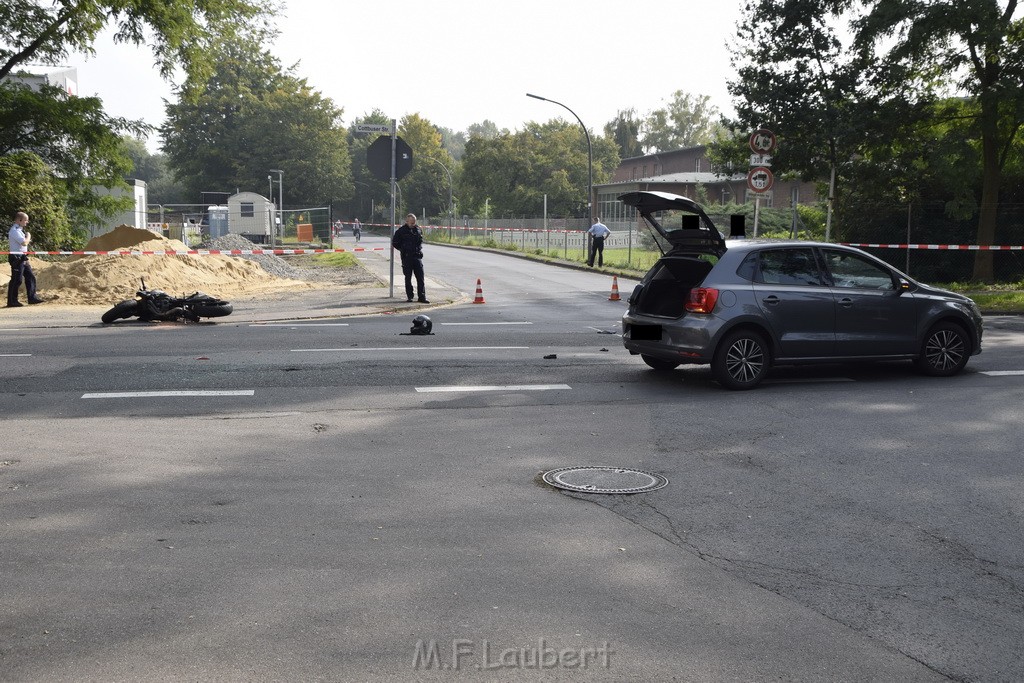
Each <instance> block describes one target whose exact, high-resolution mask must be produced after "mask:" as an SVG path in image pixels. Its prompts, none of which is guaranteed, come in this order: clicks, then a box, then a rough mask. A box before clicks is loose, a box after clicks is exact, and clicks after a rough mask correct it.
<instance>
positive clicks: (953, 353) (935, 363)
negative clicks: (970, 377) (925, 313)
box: [917, 323, 971, 377]
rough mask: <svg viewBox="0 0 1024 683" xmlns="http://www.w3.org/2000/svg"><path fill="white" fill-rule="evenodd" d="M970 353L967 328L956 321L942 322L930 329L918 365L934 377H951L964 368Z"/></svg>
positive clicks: (925, 372)
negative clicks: (955, 322)
mask: <svg viewBox="0 0 1024 683" xmlns="http://www.w3.org/2000/svg"><path fill="white" fill-rule="evenodd" d="M970 355H971V340H970V338H969V337H968V336H967V332H966V330H964V328H962V327H960V326H959V325H956V324H954V323H940V324H938V325H936V326H935V327H933V328H932V329H930V330H928V335H927V336H926V337H925V338H924V343H923V344H922V345H921V355H920V356H918V358H917V367H918V368H920V369H921V372H923V373H924V374H926V375H931V376H932V377H949V376H950V375H955V374H956V373H958V372H960V371H961V370H963V369H964V366H965V365H967V359H968V358H969V357H970Z"/></svg>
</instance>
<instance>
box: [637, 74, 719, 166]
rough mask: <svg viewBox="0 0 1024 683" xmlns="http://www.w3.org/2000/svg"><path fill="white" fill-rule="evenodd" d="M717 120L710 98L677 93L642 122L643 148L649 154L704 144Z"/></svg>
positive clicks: (715, 126)
mask: <svg viewBox="0 0 1024 683" xmlns="http://www.w3.org/2000/svg"><path fill="white" fill-rule="evenodd" d="M717 119H718V110H717V109H716V108H715V107H714V106H713V105H712V104H711V98H710V97H708V96H707V95H691V94H689V93H686V92H683V91H682V90H677V91H675V92H674V93H672V99H671V100H669V102H668V103H667V104H666V105H665V106H664V107H662V108H660V109H655V110H654V111H652V112H650V113H649V114H648V115H647V117H646V118H645V119H644V125H643V140H642V144H643V147H644V149H645V150H646V151H647V153H653V152H665V151H668V150H670V149H680V148H682V147H693V146H694V145H703V144H707V143H708V142H709V141H710V140H711V138H712V137H713V136H714V134H715V131H716V129H717V127H718V121H717ZM633 156H636V155H633Z"/></svg>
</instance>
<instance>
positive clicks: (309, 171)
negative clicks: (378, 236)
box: [161, 36, 352, 207]
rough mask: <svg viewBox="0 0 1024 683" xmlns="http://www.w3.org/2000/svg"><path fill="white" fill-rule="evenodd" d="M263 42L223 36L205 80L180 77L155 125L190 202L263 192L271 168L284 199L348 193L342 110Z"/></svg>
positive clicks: (313, 202) (315, 202)
mask: <svg viewBox="0 0 1024 683" xmlns="http://www.w3.org/2000/svg"><path fill="white" fill-rule="evenodd" d="M261 44H262V40H261V38H260V37H259V36H251V37H246V38H237V39H235V40H231V41H226V42H224V43H222V44H220V45H219V46H217V48H216V49H215V57H216V60H215V61H216V68H215V70H214V73H213V75H212V76H211V77H210V78H209V79H207V80H202V81H199V80H195V79H191V78H190V79H187V80H186V81H185V83H184V85H183V86H182V87H181V88H180V89H179V91H178V93H177V95H178V101H177V102H175V103H172V104H169V105H168V106H167V120H166V122H165V124H164V125H163V127H162V128H161V135H162V136H163V150H164V152H165V153H166V154H167V160H168V164H169V166H170V167H171V169H172V170H173V172H174V174H175V176H176V177H177V179H178V180H179V181H180V182H181V183H182V184H183V186H184V187H185V189H186V191H187V192H188V194H189V195H190V196H191V197H193V198H194V199H193V201H199V198H200V193H201V192H204V191H219V192H230V191H234V190H236V189H248V190H250V191H254V192H261V191H262V189H263V188H264V187H267V180H266V178H267V175H268V170H269V169H271V168H275V169H281V170H283V171H284V204H285V205H286V206H287V205H291V206H302V207H309V206H322V205H323V204H326V203H328V202H332V201H336V200H345V199H347V198H349V197H351V195H352V181H351V176H350V164H349V153H348V145H347V142H346V139H345V131H344V129H343V128H342V127H341V125H340V119H341V114H342V111H341V110H340V109H338V108H337V107H335V105H334V103H333V102H332V101H331V100H330V99H327V98H324V97H323V96H321V95H320V93H318V92H317V91H315V90H313V89H312V88H311V87H310V86H309V85H308V84H307V82H306V81H305V80H303V79H299V78H296V77H295V76H294V75H292V74H291V73H290V72H289V71H284V70H283V69H282V68H281V66H280V63H279V62H278V60H277V59H276V58H275V57H274V56H273V55H271V54H270V53H269V52H268V51H267V50H265V49H263V48H262V47H260V45H261Z"/></svg>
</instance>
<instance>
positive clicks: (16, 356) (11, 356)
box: [0, 353, 32, 358]
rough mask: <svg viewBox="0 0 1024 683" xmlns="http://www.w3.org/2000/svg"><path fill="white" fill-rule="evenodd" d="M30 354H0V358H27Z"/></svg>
mask: <svg viewBox="0 0 1024 683" xmlns="http://www.w3.org/2000/svg"><path fill="white" fill-rule="evenodd" d="M31 356H32V354H31V353H0V357H3V358H29V357H31Z"/></svg>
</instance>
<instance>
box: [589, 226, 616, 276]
mask: <svg viewBox="0 0 1024 683" xmlns="http://www.w3.org/2000/svg"><path fill="white" fill-rule="evenodd" d="M587 233H589V234H590V235H591V236H592V237H593V238H594V243H593V244H592V245H591V247H590V259H589V260H588V261H587V265H588V266H590V267H591V268H593V267H594V256H597V265H598V267H600V266H603V265H604V240H605V238H606V237H608V235H610V234H612V231H611V230H609V229H608V226H607V225H605V224H604V223H602V222H601V218H600V217H598V219H597V222H596V223H594V224H593V225H591V226H590V230H587Z"/></svg>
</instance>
